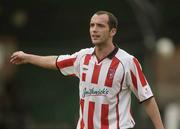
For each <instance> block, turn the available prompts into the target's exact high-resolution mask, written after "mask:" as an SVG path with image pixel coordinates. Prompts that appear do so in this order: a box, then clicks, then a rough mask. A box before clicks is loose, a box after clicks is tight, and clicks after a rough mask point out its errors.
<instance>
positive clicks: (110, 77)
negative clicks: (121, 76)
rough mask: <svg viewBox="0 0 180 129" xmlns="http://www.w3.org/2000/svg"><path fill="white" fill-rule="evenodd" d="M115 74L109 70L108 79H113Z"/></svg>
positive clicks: (112, 70) (113, 70)
mask: <svg viewBox="0 0 180 129" xmlns="http://www.w3.org/2000/svg"><path fill="white" fill-rule="evenodd" d="M115 72H116V70H115V69H109V71H108V78H109V79H113V77H114V74H115Z"/></svg>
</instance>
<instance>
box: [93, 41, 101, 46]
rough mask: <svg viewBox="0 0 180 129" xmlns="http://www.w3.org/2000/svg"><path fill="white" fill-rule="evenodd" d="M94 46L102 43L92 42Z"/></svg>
mask: <svg viewBox="0 0 180 129" xmlns="http://www.w3.org/2000/svg"><path fill="white" fill-rule="evenodd" d="M92 44H94V45H100V44H101V42H98V41H92Z"/></svg>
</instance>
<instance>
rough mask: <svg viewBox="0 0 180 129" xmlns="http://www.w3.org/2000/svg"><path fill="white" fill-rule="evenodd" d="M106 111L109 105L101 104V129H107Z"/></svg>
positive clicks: (107, 111)
mask: <svg viewBox="0 0 180 129" xmlns="http://www.w3.org/2000/svg"><path fill="white" fill-rule="evenodd" d="M108 113H109V105H108V104H102V107H101V129H109V120H108Z"/></svg>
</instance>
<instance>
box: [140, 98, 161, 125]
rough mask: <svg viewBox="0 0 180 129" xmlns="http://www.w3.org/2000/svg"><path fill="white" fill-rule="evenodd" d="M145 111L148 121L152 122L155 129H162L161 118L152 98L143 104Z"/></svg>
mask: <svg viewBox="0 0 180 129" xmlns="http://www.w3.org/2000/svg"><path fill="white" fill-rule="evenodd" d="M143 105H144V107H145V110H146V112H147V114H148V115H149V117H150V119H151V120H152V122H153V124H154V127H155V129H164V126H163V123H162V120H161V116H160V113H159V109H158V106H157V103H156V101H155V99H154V97H152V98H150V99H149V100H147V101H145V102H143Z"/></svg>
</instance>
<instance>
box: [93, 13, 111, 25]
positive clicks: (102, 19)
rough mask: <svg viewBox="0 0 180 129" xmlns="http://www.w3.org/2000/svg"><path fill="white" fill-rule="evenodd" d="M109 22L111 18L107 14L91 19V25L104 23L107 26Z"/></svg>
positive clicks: (95, 15)
mask: <svg viewBox="0 0 180 129" xmlns="http://www.w3.org/2000/svg"><path fill="white" fill-rule="evenodd" d="M108 21H109V18H108V16H107V15H106V14H101V15H97V14H94V15H93V16H92V17H91V23H102V24H103V23H104V24H107V23H108Z"/></svg>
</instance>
